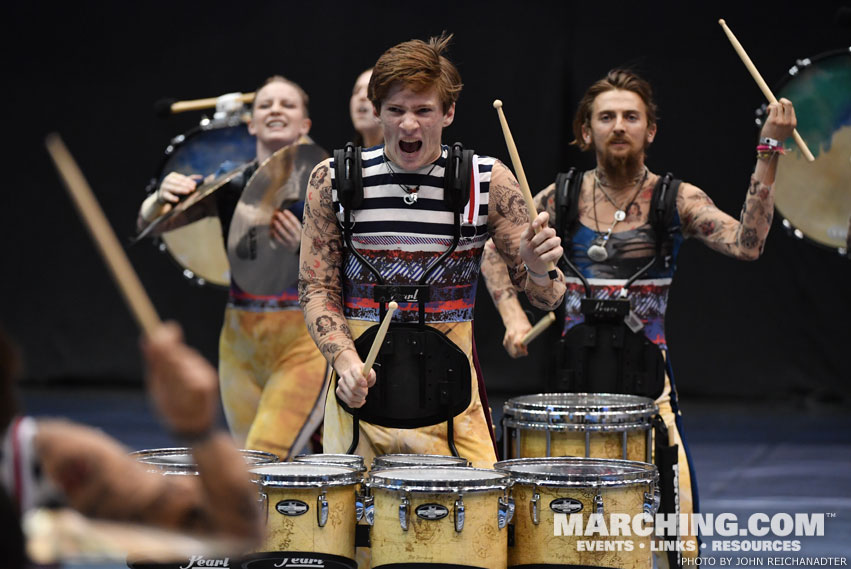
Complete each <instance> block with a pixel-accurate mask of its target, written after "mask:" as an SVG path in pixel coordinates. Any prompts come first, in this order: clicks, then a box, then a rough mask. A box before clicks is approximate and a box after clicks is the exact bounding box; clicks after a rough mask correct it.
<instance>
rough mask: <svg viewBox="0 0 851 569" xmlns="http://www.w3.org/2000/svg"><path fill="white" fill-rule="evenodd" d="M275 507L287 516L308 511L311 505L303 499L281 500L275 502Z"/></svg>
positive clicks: (298, 514)
mask: <svg viewBox="0 0 851 569" xmlns="http://www.w3.org/2000/svg"><path fill="white" fill-rule="evenodd" d="M275 509H276V510H278V513H279V514H283V515H285V516H300V515H302V514H305V513H307V510H309V509H310V507H309V506H308V505H307V504H305V503H304V502H302V501H301V500H281V501H280V502H278V503H277V504H275Z"/></svg>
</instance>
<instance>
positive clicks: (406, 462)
mask: <svg viewBox="0 0 851 569" xmlns="http://www.w3.org/2000/svg"><path fill="white" fill-rule="evenodd" d="M469 465H470V462H469V461H468V460H467V459H466V458H463V457H460V456H443V455H439V454H385V455H382V456H376V457H375V458H374V459H373V460H372V470H375V469H379V468H396V467H400V466H449V467H457V466H469Z"/></svg>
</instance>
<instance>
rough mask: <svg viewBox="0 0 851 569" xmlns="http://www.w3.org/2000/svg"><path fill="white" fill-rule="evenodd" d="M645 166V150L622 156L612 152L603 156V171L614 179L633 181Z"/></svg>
mask: <svg viewBox="0 0 851 569" xmlns="http://www.w3.org/2000/svg"><path fill="white" fill-rule="evenodd" d="M643 164H644V149H641V150H639V151H637V152H630V153H628V154H622V155H620V156H617V155H614V154H612V153H610V152H606V153H604V154H603V164H602V166H603V170H604V171H605V172H607V173H608V174H609V176H610V177H612V178H614V179H621V180H628V179H632V178H633V177H634V176H635V175H636V174H637V173H638V171H639V170H641V167H642V166H643Z"/></svg>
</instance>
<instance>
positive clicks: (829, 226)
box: [757, 47, 851, 255]
mask: <svg viewBox="0 0 851 569" xmlns="http://www.w3.org/2000/svg"><path fill="white" fill-rule="evenodd" d="M774 92H775V94H776V95H777V97H778V98H780V97H786V98H787V99H789V100H790V101H792V102H793V103H794V104H795V116H796V117H797V119H798V131H799V132H800V133H801V137H803V139H804V140H805V141H806V142H807V146H809V148H810V149H811V150H812V152H813V156H815V159H816V161H815V164H814V165H813V164H810V163H809V162H807V161H806V159H805V158H804V157H803V155H802V153H801V151H800V150H799V149H798V147H797V145H795V144H794V143H793V142H792V139H791V138H790V139H789V140H787V141H785V142H786V144H785V146H786V147H788V148H789V149H790V152H789V153H788V155H787V156H784V157H783V158H781V159H780V160H779V161H778V162H777V181H776V182H775V184H774V197H775V200H776V202H775V203H776V206H777V210H778V211H779V212H780V213H781V214H782V215H783V217H784V220H783V225H784V226H785V227H786V229H788V230H789V231H791V232H792V234H793V235H795V236H796V237H798V238H804V237H806V238H808V239H809V240H811V241H812V242H815V243H817V244H819V245H823V246H825V247H829V248H831V249H834V250H836V251H838V252H839V253H840V254H842V255H844V254H846V253H847V244H848V222H849V217H851V191H849V188H851V168H849V162H848V160H849V156H851V119H849V117H851V96H849V95H848V93H851V48H847V47H846V48H844V49H840V50H836V51H833V52H830V53H825V54H822V55H819V56H816V57H812V58H804V59H800V60H798V61H797V62H796V64H795V65H793V66H792V67H791V68H790V69H789V73H788V75H786V77H785V79H784V80H783V81H782V82H781V86H780V88H779V89H775V91H774ZM764 114H765V107H763V108H762V109H760V110H758V111H757V115H758V118H757V124H758V125H759V126H761V125H762V117H763V115H764Z"/></svg>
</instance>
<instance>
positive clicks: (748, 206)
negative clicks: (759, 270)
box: [677, 99, 796, 260]
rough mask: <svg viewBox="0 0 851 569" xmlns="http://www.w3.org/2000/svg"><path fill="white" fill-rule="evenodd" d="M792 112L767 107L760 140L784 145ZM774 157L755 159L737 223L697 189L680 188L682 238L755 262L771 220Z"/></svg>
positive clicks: (784, 106)
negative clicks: (689, 237)
mask: <svg viewBox="0 0 851 569" xmlns="http://www.w3.org/2000/svg"><path fill="white" fill-rule="evenodd" d="M795 124H796V120H795V109H794V107H793V106H792V103H791V102H790V101H789V100H788V99H780V101H779V102H778V103H772V104H770V105H769V107H768V118H767V119H766V122H765V126H763V128H762V134H761V136H764V137H768V138H773V139H776V140H779V141H781V142H782V141H784V140H786V139H787V138H789V137H790V136H791V135H792V130H793V129H794V128H795ZM778 159H779V156H778V155H777V154H771V155H770V157H768V158H758V159H757V161H756V168H755V169H754V173H753V174H752V175H751V181H750V186H749V187H748V193H747V195H746V196H745V203H744V205H743V206H742V212H741V215H740V216H739V220H738V221H736V220H735V219H734V218H733V217H731V216H729V215H727V214H726V213H724V212H723V211H721V210H720V209H718V208H717V207H715V204H714V203H713V202H712V200H711V199H710V198H709V196H707V195H706V194H705V193H704V192H703V191H702V190H701V189H700V188H698V187H696V186H693V185H691V184H683V185H682V187H681V188H680V193H679V195H678V196H677V209H678V210H679V213H680V219H682V222H683V234H684V235H686V236H694V237H697V238H698V239H700V240H701V241H703V242H704V243H706V244H707V245H708V246H709V247H711V248H712V249H715V250H716V251H720V252H721V253H724V254H725V255H729V256H731V257H736V258H737V259H744V260H755V259H757V258H759V256H760V254H761V253H762V251H763V249H764V248H765V239H766V237H767V236H768V230H769V229H770V228H771V221H772V219H773V217H774V187H773V185H774V176H775V174H776V173H777V160H778Z"/></svg>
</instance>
